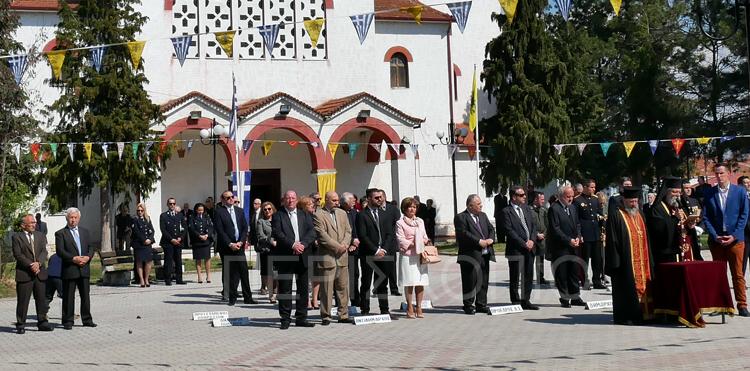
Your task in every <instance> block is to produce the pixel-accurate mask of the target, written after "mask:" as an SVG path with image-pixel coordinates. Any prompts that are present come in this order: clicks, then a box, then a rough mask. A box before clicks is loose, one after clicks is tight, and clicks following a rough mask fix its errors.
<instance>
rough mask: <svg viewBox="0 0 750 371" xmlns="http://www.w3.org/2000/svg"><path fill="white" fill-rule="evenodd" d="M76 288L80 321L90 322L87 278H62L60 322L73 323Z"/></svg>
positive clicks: (64, 323)
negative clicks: (78, 298) (78, 297)
mask: <svg viewBox="0 0 750 371" xmlns="http://www.w3.org/2000/svg"><path fill="white" fill-rule="evenodd" d="M76 288H77V289H78V295H79V296H80V297H81V321H82V322H83V323H92V322H93V320H92V319H91V302H90V301H89V278H88V277H80V278H74V279H63V302H62V324H63V325H73V322H74V318H75V309H76V308H75V306H76Z"/></svg>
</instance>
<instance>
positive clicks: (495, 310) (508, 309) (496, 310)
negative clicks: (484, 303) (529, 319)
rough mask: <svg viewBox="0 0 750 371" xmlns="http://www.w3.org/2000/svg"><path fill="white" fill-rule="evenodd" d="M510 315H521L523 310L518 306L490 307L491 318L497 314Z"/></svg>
mask: <svg viewBox="0 0 750 371" xmlns="http://www.w3.org/2000/svg"><path fill="white" fill-rule="evenodd" d="M510 313H523V308H521V306H520V305H518V304H515V305H503V306H500V307H490V313H489V315H491V316H496V315H499V314H510Z"/></svg>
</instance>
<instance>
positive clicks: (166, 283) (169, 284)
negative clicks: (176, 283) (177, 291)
mask: <svg viewBox="0 0 750 371" xmlns="http://www.w3.org/2000/svg"><path fill="white" fill-rule="evenodd" d="M164 284H165V285H167V286H172V282H164Z"/></svg>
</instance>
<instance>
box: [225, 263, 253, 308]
mask: <svg viewBox="0 0 750 371" xmlns="http://www.w3.org/2000/svg"><path fill="white" fill-rule="evenodd" d="M224 258H225V261H224V265H226V266H227V269H229V302H230V303H234V302H235V301H236V300H237V284H240V283H241V284H242V297H243V298H244V300H245V302H248V301H250V300H252V298H253V294H252V292H251V291H250V276H249V274H248V272H247V260H246V259H245V254H244V253H243V254H242V255H225V256H224ZM224 265H222V267H223V266H224Z"/></svg>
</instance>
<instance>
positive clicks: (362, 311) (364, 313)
mask: <svg viewBox="0 0 750 371" xmlns="http://www.w3.org/2000/svg"><path fill="white" fill-rule="evenodd" d="M359 314H361V315H363V316H369V315H370V310H369V309H362V310H361V311H360V312H359Z"/></svg>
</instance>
